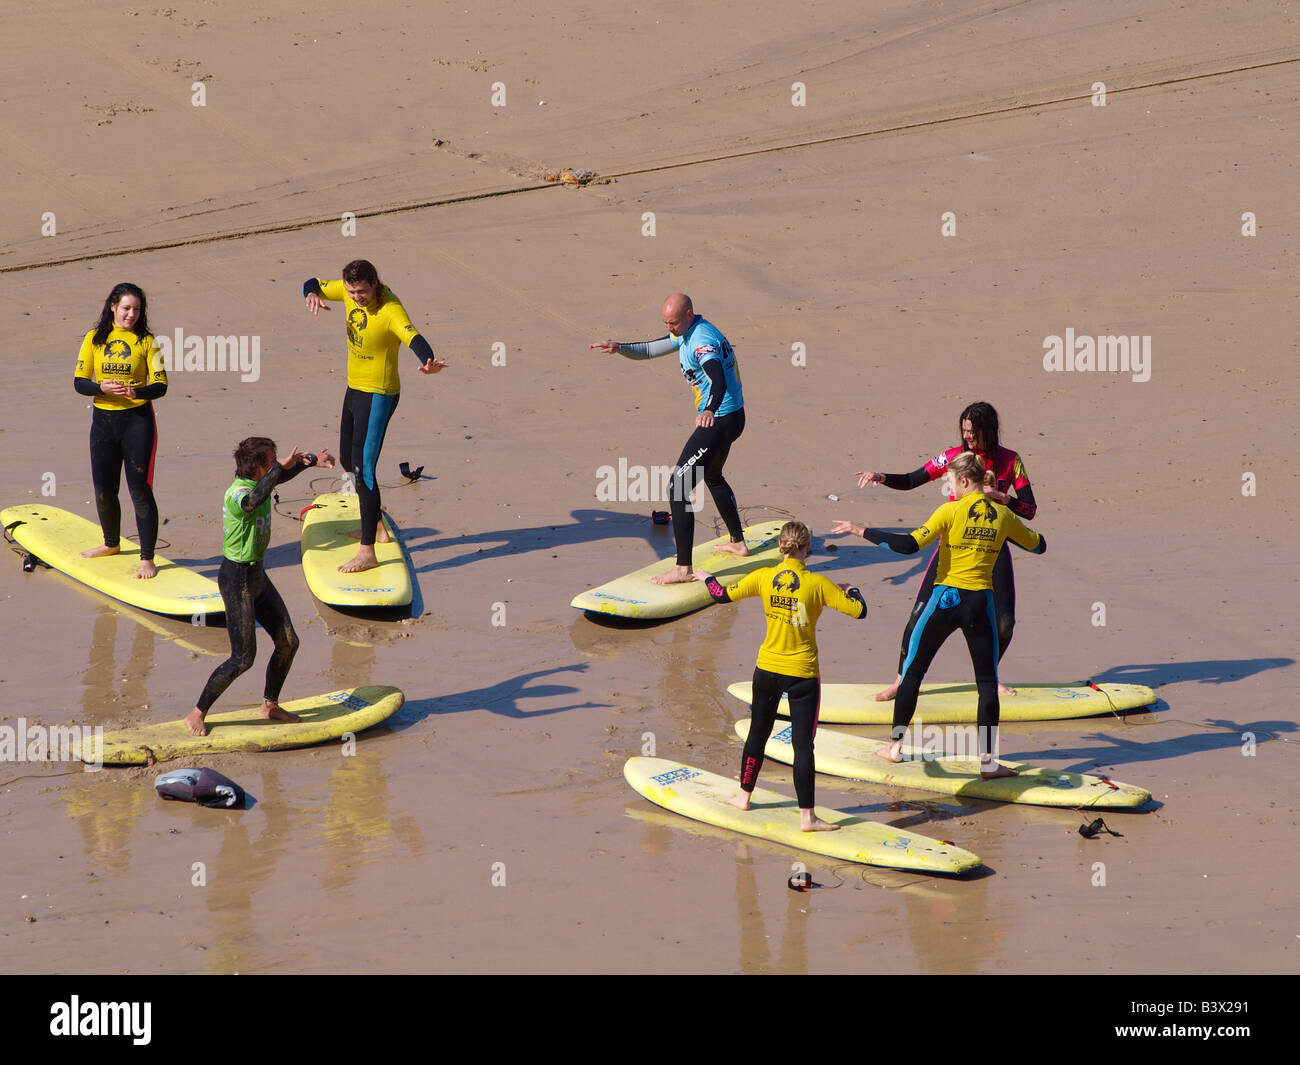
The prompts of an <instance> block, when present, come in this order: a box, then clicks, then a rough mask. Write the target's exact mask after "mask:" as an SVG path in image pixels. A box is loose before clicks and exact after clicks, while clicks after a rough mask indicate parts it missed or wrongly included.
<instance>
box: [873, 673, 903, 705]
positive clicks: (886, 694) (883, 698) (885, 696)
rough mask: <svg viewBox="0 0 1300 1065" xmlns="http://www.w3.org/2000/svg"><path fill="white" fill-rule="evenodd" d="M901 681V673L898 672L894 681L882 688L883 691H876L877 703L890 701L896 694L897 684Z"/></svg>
mask: <svg viewBox="0 0 1300 1065" xmlns="http://www.w3.org/2000/svg"><path fill="white" fill-rule="evenodd" d="M902 683H903V675H902V674H901V673H900V674H899V675H898V676H897V677H895V678H894V683H893V684H891V685H890V686H889V687H888V688H886V689H884V691H878V692H876V702H878V703H887V702H891V701H892V700H893V699H894V698H895V696H897V695H898V686H899V685H900V684H902Z"/></svg>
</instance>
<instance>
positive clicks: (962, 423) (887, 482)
mask: <svg viewBox="0 0 1300 1065" xmlns="http://www.w3.org/2000/svg"><path fill="white" fill-rule="evenodd" d="M957 428H958V429H959V430H960V432H961V444H960V445H958V446H957V447H950V448H948V450H947V451H944V452H941V453H940V454H938V455H936V456H935V457H934V458H932V459H931V460H930V461H929V462H927V463H926V464H925V465H924V466H922V467H921V468H920V469H919V470H913V471H912V472H911V473H874V472H872V471H870V470H865V471H862V472H859V473H858V487H859V488H865V487H867V485H869V484H883V485H884V486H885V487H886V488H896V489H899V490H901V491H904V492H906V491H911V489H913V488H918V487H920V486H921V485H923V484H929V483H930V482H931V481H934V480H937V479H938V478H940V477H943V476H944V475H945V472H946V471H947V469H948V467H949V464H950V463H951V462H952V460H953V459H955V458H956V457H957V456H958V455H961V454H963V453H974V454H975V455H977V456H979V459H980V461H981V462H982V463H983V465H984V468H985V469H986V470H991V471H992V472H993V483H991V484H988V485H985V487H984V494H985V495H986V496H987V497H988V498H989V499H991V500H992V501H993V502H994V503H998V504H1000V505H1002V506H1004V507H1007V508H1008V509H1009V510H1010V511H1011V512H1012V513H1013V514H1015V515H1016V516H1017V517H1020V518H1023V519H1024V520H1025V521H1033V520H1034V515H1035V514H1037V513H1038V504H1037V503H1035V502H1034V490H1033V488H1031V487H1030V485H1029V474H1027V473H1026V472H1025V464H1024V463H1023V462H1022V461H1021V460H1020V456H1019V455H1017V454H1016V453H1015V452H1014V451H1011V450H1010V449H1009V448H1005V447H1001V446H1000V445H999V443H998V412H997V411H996V410H994V409H993V407H992V406H990V405H989V404H987V403H972V404H971V405H970V406H968V407H967V408H966V409H965V410H964V411H962V412H961V417H959V418H958V419H957ZM1012 491H1014V492H1015V495H1014V496H1013V495H1011V494H1010V493H1011V492H1012ZM956 498H957V496H956V494H955V493H953V492H951V491H950V492H949V495H948V500H949V501H950V502H951V501H952V500H955V499H956ZM938 561H939V552H938V550H936V551H935V552H934V554H933V555H931V556H930V564H929V566H927V567H926V571H925V577H924V578H923V579H922V580H921V587H920V588H918V589H917V592H916V602H915V603H914V604H913V606H912V613H911V616H910V617H909V618H908V619H907V625H906V626H905V627H904V628H903V640H902V647H901V649H900V650H899V654H898V676H897V677H895V678H894V683H893V684H892V685H891V686H890V687H888V688H886V689H885V690H884V691H882V692H879V693H878V694H877V695H876V699H877V700H878V701H879V702H888V701H889V700H890V699H892V698H894V696H895V695H897V694H898V685H899V682H900V681H902V679H903V661H904V660H905V659H906V658H907V647H908V644H909V643H910V642H911V639H912V630H913V628H915V626H916V620H917V618H918V617H920V614H921V611H922V610H923V609H924V605H925V603H926V601H927V600H928V599H929V598H930V592H931V590H932V589H933V588H934V574H935V568H936V566H937V565H938ZM993 609H994V613H995V616H996V617H997V619H998V657H999V660H1000V659H1001V656H1002V655H1004V654H1006V653H1007V647H1008V646H1009V645H1010V643H1011V635H1012V633H1013V632H1014V631H1015V627H1016V580H1015V573H1014V571H1013V570H1012V567H1011V549H1010V548H1009V547H1006V546H1004V547H1003V548H1002V553H1001V554H1000V555H998V559H997V564H996V565H995V566H994V567H993ZM998 691H999V692H1001V693H1002V694H1003V695H1015V694H1016V692H1015V689H1014V688H1010V687H1008V686H1007V685H1005V684H1003V683H1002V682H1001V681H999V682H998Z"/></svg>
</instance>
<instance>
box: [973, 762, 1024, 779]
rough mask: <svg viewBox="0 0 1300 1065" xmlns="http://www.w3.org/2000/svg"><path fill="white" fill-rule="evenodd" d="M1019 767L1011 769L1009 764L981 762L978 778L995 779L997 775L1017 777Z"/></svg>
mask: <svg viewBox="0 0 1300 1065" xmlns="http://www.w3.org/2000/svg"><path fill="white" fill-rule="evenodd" d="M1018 776H1020V770H1019V769H1012V768H1011V767H1010V766H1009V765H1003V764H1002V763H1001V762H981V763H980V779H981V780H996V779H997V778H998V777H1018Z"/></svg>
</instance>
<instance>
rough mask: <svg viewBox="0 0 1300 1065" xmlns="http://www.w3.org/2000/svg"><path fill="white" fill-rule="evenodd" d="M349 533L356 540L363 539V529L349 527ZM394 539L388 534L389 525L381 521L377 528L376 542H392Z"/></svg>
mask: <svg viewBox="0 0 1300 1065" xmlns="http://www.w3.org/2000/svg"><path fill="white" fill-rule="evenodd" d="M348 535H349V536H350V537H352V539H354V540H360V539H361V530H360V529H349V530H348ZM392 540H393V538H392V537H391V536H389V535H388V529H387V527H386V526H385V525H384V523H383V522H382V521H381V522H380V523H379V525H378V526H377V527H376V528H375V543H377V544H387V543H392Z"/></svg>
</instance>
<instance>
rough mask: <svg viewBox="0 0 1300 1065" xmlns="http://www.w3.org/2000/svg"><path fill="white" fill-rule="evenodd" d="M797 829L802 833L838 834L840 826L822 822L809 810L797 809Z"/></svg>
mask: <svg viewBox="0 0 1300 1065" xmlns="http://www.w3.org/2000/svg"><path fill="white" fill-rule="evenodd" d="M799 827H800V828H801V829H802V830H803V831H804V832H838V831H839V828H840V826H839V825H833V824H831V823H830V822H829V821H823V820H822V819H821V818H820V817H818V816H817V815H816V814H815V813H813V812H812V810H811V809H807V810H805V809H804V808H803V807H802V806H801V807H799Z"/></svg>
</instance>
